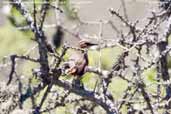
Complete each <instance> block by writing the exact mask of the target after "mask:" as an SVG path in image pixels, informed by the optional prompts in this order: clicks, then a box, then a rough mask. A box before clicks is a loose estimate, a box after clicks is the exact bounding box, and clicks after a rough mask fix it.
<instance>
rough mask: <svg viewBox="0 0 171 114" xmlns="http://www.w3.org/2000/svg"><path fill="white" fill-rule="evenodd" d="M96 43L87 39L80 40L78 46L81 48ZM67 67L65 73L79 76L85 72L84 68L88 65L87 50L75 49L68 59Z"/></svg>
mask: <svg viewBox="0 0 171 114" xmlns="http://www.w3.org/2000/svg"><path fill="white" fill-rule="evenodd" d="M95 45H97V44H95V43H92V42H90V41H87V40H80V41H79V43H78V47H79V48H81V49H87V48H90V47H92V46H95ZM69 62H70V63H69V64H70V65H69V69H68V70H67V73H68V74H70V75H73V76H77V77H81V76H82V75H84V73H85V69H86V67H87V66H88V63H89V61H88V54H87V51H84V50H82V51H80V50H79V51H77V50H76V51H75V53H73V54H72V55H71V57H70V59H69Z"/></svg>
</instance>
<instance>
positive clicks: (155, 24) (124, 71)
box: [0, 0, 171, 114]
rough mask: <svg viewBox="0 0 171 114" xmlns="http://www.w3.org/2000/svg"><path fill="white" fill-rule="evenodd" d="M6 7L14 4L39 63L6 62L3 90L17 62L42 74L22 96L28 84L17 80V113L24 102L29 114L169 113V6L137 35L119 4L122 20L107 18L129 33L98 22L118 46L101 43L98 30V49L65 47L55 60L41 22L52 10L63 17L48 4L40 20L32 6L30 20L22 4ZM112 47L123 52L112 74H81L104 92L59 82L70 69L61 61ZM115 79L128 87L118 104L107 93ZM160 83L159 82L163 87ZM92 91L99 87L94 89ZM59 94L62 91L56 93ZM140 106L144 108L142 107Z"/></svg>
mask: <svg viewBox="0 0 171 114" xmlns="http://www.w3.org/2000/svg"><path fill="white" fill-rule="evenodd" d="M10 1H11V2H12V3H11V5H12V6H13V7H16V8H17V10H18V11H19V12H20V13H21V14H22V15H23V17H25V19H26V22H27V24H28V26H29V29H30V30H32V32H33V33H34V36H35V41H36V43H37V44H38V51H39V58H32V57H30V56H23V55H21V56H19V55H11V56H10V60H11V70H10V74H9V80H8V82H7V85H9V84H10V83H11V81H12V79H13V78H14V77H13V75H14V73H16V72H17V69H16V67H17V66H16V65H17V64H18V62H16V59H17V60H25V61H31V62H34V63H38V64H40V68H37V69H33V70H32V73H33V78H36V79H37V80H39V84H38V85H37V86H35V85H32V84H33V83H32V82H31V81H30V80H29V84H28V85H29V87H27V89H26V92H23V90H24V87H23V86H24V85H26V84H24V83H23V82H22V79H20V78H18V77H17V80H18V82H19V93H18V95H19V96H20V98H19V99H17V100H18V102H20V103H19V104H18V105H20V106H19V107H20V109H24V107H23V102H25V101H26V100H27V99H28V98H30V99H31V102H32V105H33V106H32V111H31V112H32V113H34V114H41V113H44V112H50V111H51V110H55V109H56V108H58V107H64V106H66V105H67V104H70V103H71V104H72V103H75V104H77V105H78V107H79V108H78V110H77V111H76V112H77V113H78V114H79V112H84V111H85V110H86V111H88V113H95V112H94V110H95V107H96V106H101V107H102V108H103V109H104V110H105V111H106V113H107V114H120V113H122V108H123V106H126V107H127V109H128V111H127V113H128V114H134V113H135V112H139V113H144V114H145V113H149V112H150V113H151V114H156V113H158V112H157V111H158V110H161V109H163V110H164V111H165V113H166V112H168V111H167V110H170V107H171V106H170V104H171V103H170V101H171V100H170V99H171V83H170V82H169V81H170V76H169V68H168V60H167V57H168V55H169V52H170V50H171V48H170V46H169V42H168V40H169V36H170V33H171V17H170V10H169V9H170V6H171V5H170V4H171V3H169V2H168V3H163V5H161V7H162V8H163V9H164V13H160V14H158V13H157V12H152V17H150V18H149V17H147V20H148V21H147V23H146V24H144V27H142V29H141V28H138V25H137V23H139V21H135V22H130V21H129V20H128V14H127V11H126V4H125V1H124V0H122V4H123V5H124V6H123V10H124V16H122V15H121V14H120V13H119V12H116V11H114V9H112V8H111V9H110V10H109V13H110V14H112V16H115V17H117V18H118V19H119V20H120V22H121V23H123V24H124V25H125V27H127V28H129V30H128V31H126V32H125V33H122V32H120V31H119V30H118V28H117V27H116V26H115V25H114V22H113V21H111V20H109V21H106V22H101V23H100V24H103V25H104V24H109V25H110V26H111V27H112V28H113V29H114V30H115V31H116V32H117V34H118V36H117V37H119V38H118V39H117V40H105V39H103V36H102V33H101V32H102V30H100V35H99V36H100V37H101V38H100V39H101V40H100V41H99V44H97V46H96V48H87V49H82V48H80V47H79V48H77V47H73V46H70V45H68V44H65V45H64V46H63V47H62V50H61V53H60V54H59V53H58V52H57V54H56V52H55V51H54V50H53V47H52V48H51V45H50V44H49V43H48V41H47V38H46V36H45V33H44V29H43V28H44V22H45V19H46V18H48V17H47V13H48V11H49V9H50V8H53V9H55V10H59V11H60V12H61V13H64V11H63V10H61V9H60V8H58V7H54V6H53V5H51V3H50V1H49V0H45V2H44V3H43V4H42V6H41V11H40V13H41V16H40V18H39V19H38V16H37V12H38V9H37V8H36V7H37V6H36V3H35V0H33V16H32V15H31V14H30V12H29V9H27V7H26V6H25V5H24V3H23V2H22V1H21V0H10ZM161 4H162V1H161ZM39 21H40V22H39ZM79 21H80V22H81V23H82V24H88V23H86V22H83V21H81V20H79ZM163 22H167V23H168V24H167V27H166V28H165V32H164V33H163V34H162V35H160V34H161V33H160V31H158V28H159V27H161V24H162V23H163ZM57 26H59V25H57ZM60 26H61V28H62V30H63V31H65V32H67V33H69V34H70V35H71V36H74V37H76V38H77V39H81V36H80V35H78V34H75V33H73V32H70V31H69V30H68V29H66V28H65V27H63V26H62V25H60ZM101 29H102V28H101ZM49 46H50V47H49ZM115 47H117V48H120V49H122V52H121V54H120V55H119V57H118V58H117V60H116V62H115V63H112V67H111V68H110V69H103V68H96V67H94V66H88V65H87V66H85V69H84V73H83V75H84V74H85V73H87V72H89V73H91V74H95V75H97V77H98V78H99V79H102V82H103V83H100V84H102V86H99V87H101V88H100V89H102V91H103V92H101V91H100V90H99V91H98V90H96V89H94V90H92V89H90V88H87V87H85V86H84V82H83V85H81V84H80V82H79V84H78V85H77V83H74V81H75V82H76V81H77V80H74V79H73V80H74V81H73V82H72V83H71V82H69V81H66V80H63V79H62V78H63V77H62V76H63V75H66V72H67V70H68V67H70V66H69V65H68V63H69V61H67V60H66V59H65V55H67V52H68V50H74V51H76V52H82V53H83V52H84V54H85V53H86V54H89V51H99V50H103V49H105V48H109V49H113V48H115ZM48 48H51V49H52V51H49V50H48ZM154 49H155V51H154ZM145 52H146V53H145ZM156 52H157V53H156ZM49 56H51V57H54V58H55V60H56V61H53V63H54V65H52V66H51V65H50V63H49V58H50V57H49ZM66 63H67V64H66ZM67 65H68V66H67ZM153 68H154V69H155V71H156V72H157V73H156V75H157V76H156V77H157V79H156V80H155V81H156V82H157V84H156V85H157V87H156V88H155V89H156V92H151V91H149V90H148V88H150V86H149V85H148V84H147V83H146V81H145V76H144V74H145V72H146V71H147V70H151V69H153ZM72 70H73V69H72ZM72 70H71V72H74V70H75V69H74V70H73V71H72ZM115 78H119V79H120V80H123V81H124V82H125V83H126V86H127V87H126V88H125V90H124V91H123V95H122V97H121V98H120V100H118V99H115V97H114V96H113V93H112V92H111V90H110V85H111V86H113V85H112V84H113V82H112V81H113V80H114V79H115ZM160 78H161V79H162V80H163V83H162V81H161V80H160ZM9 86H10V85H9ZM95 86H97V85H96V84H95ZM161 86H163V87H165V89H166V91H165V96H164V95H161ZM54 88H55V89H56V91H55V92H54V93H55V98H56V99H55V100H54V101H53V102H50V103H47V101H48V100H49V99H52V98H53V97H52V98H50V96H51V95H53V92H52V91H53V89H54ZM61 88H62V89H63V90H60V89H61ZM94 88H96V87H94ZM0 89H1V88H0ZM44 90H45V91H44ZM60 91H67V92H64V95H62V94H61V93H60ZM40 93H43V95H42V96H40ZM71 93H74V95H76V96H77V97H79V98H77V99H74V98H72V97H73V96H72V94H71ZM139 95H140V96H139ZM1 97H4V96H3V95H1V90H0V100H1ZM36 97H38V98H41V99H40V102H39V103H37V101H36ZM156 100H157V102H156ZM166 100H168V102H166V103H165V101H166ZM87 101H88V102H90V104H91V105H92V106H91V107H88V104H86V102H87ZM78 102H83V104H84V105H80V104H79V103H78ZM0 103H1V101H0ZM144 103H145V104H146V105H144ZM47 104H48V105H47ZM16 105H17V104H16ZM79 105H80V106H79ZM136 105H139V106H142V108H137V107H136ZM14 108H16V106H14ZM0 109H1V107H0ZM161 111H162V110H161Z"/></svg>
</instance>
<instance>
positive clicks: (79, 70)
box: [67, 52, 89, 77]
mask: <svg viewBox="0 0 171 114" xmlns="http://www.w3.org/2000/svg"><path fill="white" fill-rule="evenodd" d="M78 54H79V55H78ZM76 56H77V57H76ZM73 57H74V59H73V58H71V59H70V60H71V61H72V62H73V63H72V64H71V65H72V66H71V67H70V68H69V69H68V71H67V73H68V74H71V75H73V76H78V77H81V76H82V75H83V74H84V73H85V69H86V67H87V66H88V63H89V61H88V55H87V52H80V53H76V54H75V55H74V56H73Z"/></svg>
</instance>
